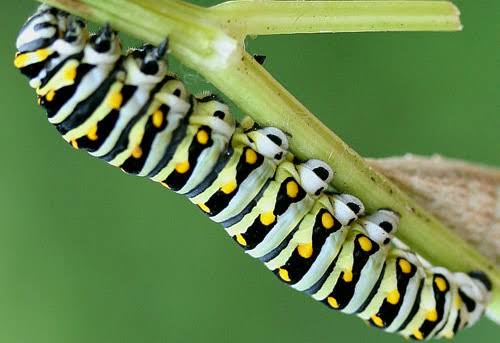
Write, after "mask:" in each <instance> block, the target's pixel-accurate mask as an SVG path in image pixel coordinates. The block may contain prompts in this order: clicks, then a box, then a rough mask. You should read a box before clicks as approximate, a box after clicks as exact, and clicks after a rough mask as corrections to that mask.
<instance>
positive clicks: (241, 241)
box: [236, 234, 247, 247]
mask: <svg viewBox="0 0 500 343" xmlns="http://www.w3.org/2000/svg"><path fill="white" fill-rule="evenodd" d="M236 242H238V243H239V244H240V245H241V246H244V247H246V246H247V241H246V240H245V238H244V237H243V236H242V235H241V234H237V235H236Z"/></svg>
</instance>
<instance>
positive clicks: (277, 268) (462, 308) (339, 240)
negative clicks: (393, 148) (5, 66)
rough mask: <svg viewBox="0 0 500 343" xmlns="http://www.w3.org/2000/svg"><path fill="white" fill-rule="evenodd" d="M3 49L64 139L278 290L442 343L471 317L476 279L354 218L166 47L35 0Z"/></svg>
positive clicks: (360, 216) (474, 316) (311, 172)
mask: <svg viewBox="0 0 500 343" xmlns="http://www.w3.org/2000/svg"><path fill="white" fill-rule="evenodd" d="M16 46H17V50H18V52H17V54H16V57H15V60H14V65H15V66H16V67H17V68H18V69H20V71H21V72H22V73H23V74H24V75H26V76H27V77H28V78H29V80H30V82H29V83H30V86H31V87H33V88H35V89H36V94H37V96H38V102H39V104H40V105H42V106H43V107H44V108H45V109H46V111H47V115H48V120H49V122H50V123H52V124H53V125H54V126H55V127H56V129H57V130H58V131H59V133H60V134H61V135H62V137H63V138H64V139H65V140H66V141H67V142H68V143H69V144H71V145H72V146H73V147H74V148H76V149H80V150H87V151H88V152H89V153H90V154H91V155H93V156H95V157H98V158H100V159H102V160H104V161H106V162H108V163H109V164H111V165H113V166H116V167H118V168H120V169H122V170H123V171H124V172H126V173H129V174H134V175H138V176H143V177H148V178H150V179H151V180H153V181H155V182H158V183H160V184H161V185H163V186H164V187H166V188H168V189H171V190H172V191H174V192H177V193H179V194H183V195H185V196H187V197H188V198H189V200H190V201H191V202H192V203H193V204H195V205H196V206H198V207H199V208H200V210H201V211H202V212H203V213H205V214H206V215H207V216H208V217H209V218H210V219H212V220H213V221H215V222H217V223H220V224H221V226H222V227H223V228H224V230H225V231H226V232H227V233H228V235H229V236H230V237H232V239H233V240H234V241H235V242H236V243H237V244H238V245H239V246H240V247H241V248H242V249H243V250H244V251H245V252H246V253H247V254H248V255H250V256H252V257H254V258H256V259H259V260H260V261H261V262H262V263H263V264H264V265H265V266H266V267H267V268H268V269H269V270H270V271H271V272H272V273H273V274H274V275H275V276H276V277H277V278H278V279H279V280H281V281H282V282H284V283H286V284H287V285H289V286H290V287H293V288H294V289H296V290H298V291H301V292H304V293H306V294H308V295H310V296H311V297H312V298H313V299H315V300H317V301H319V302H322V303H323V304H325V305H326V306H328V307H329V308H331V309H332V310H336V311H342V312H345V313H349V314H354V315H356V316H358V317H360V318H361V319H363V320H364V321H366V322H367V323H369V324H370V325H372V326H374V327H376V328H380V329H383V330H385V331H387V332H395V333H399V334H401V335H403V336H405V337H409V338H413V339H416V340H422V339H427V338H432V337H446V338H451V337H453V336H454V335H455V334H456V332H458V331H459V330H461V329H463V328H465V327H468V326H471V325H473V324H474V323H475V322H477V321H478V320H479V318H480V317H481V315H482V314H483V312H484V310H485V308H486V306H487V304H488V301H489V298H490V291H491V283H490V282H489V280H488V279H487V278H486V276H485V275H484V274H483V273H479V272H475V273H470V274H465V273H452V272H450V271H448V270H447V269H445V268H442V267H438V266H432V265H431V264H429V263H427V262H426V261H424V260H423V259H422V258H421V257H420V256H418V255H416V254H415V253H413V252H411V251H410V250H409V249H407V247H405V246H404V244H402V243H401V242H399V241H398V240H397V239H395V238H394V234H395V232H396V230H397V227H398V224H399V216H398V215H397V213H395V212H394V211H391V210H390V209H380V210H378V211H376V212H374V213H370V214H365V207H364V206H363V203H362V202H361V201H360V200H359V199H357V198H356V197H354V196H353V195H349V194H341V193H336V192H333V191H332V190H331V188H329V183H330V181H331V180H332V178H333V177H334V172H333V170H332V169H331V168H330V167H329V166H328V165H327V164H326V163H324V162H322V161H319V160H314V159H311V160H308V161H305V162H301V161H297V160H295V159H294V158H293V155H292V154H291V153H290V152H289V151H288V139H287V136H286V135H285V134H284V133H283V132H282V131H281V130H279V129H277V128H273V127H265V128H262V127H258V126H257V125H253V123H251V121H243V122H242V124H239V123H237V122H236V121H235V119H234V117H233V115H232V114H231V111H230V109H229V107H228V106H227V105H226V104H224V103H223V102H222V101H221V100H220V99H219V98H218V97H217V96H215V95H212V94H208V95H204V96H200V97H194V96H192V95H190V94H189V93H188V91H187V89H186V87H185V86H184V84H183V83H182V81H180V80H179V79H178V78H177V77H176V76H174V75H173V74H171V73H170V72H168V68H167V63H166V61H165V59H164V55H165V54H166V51H167V44H166V42H164V43H163V44H161V45H160V46H158V47H154V46H152V45H147V44H146V45H144V46H143V47H141V48H139V49H132V50H130V51H129V52H128V53H127V54H126V55H122V53H121V44H120V42H119V39H118V36H117V34H116V32H114V31H113V30H112V29H111V28H110V27H109V26H108V25H106V26H105V27H104V28H103V29H102V30H101V31H100V32H98V33H97V34H93V35H90V34H89V33H88V32H87V30H86V27H85V23H84V22H83V21H82V20H80V19H78V18H75V17H73V16H70V15H68V14H66V13H64V12H61V11H59V10H56V9H54V8H51V7H48V6H45V5H42V6H40V8H39V9H38V11H37V12H36V13H35V14H34V15H33V16H32V17H31V18H29V19H28V21H27V22H26V24H25V25H24V26H23V27H22V29H21V32H20V33H19V36H18V39H17V41H16Z"/></svg>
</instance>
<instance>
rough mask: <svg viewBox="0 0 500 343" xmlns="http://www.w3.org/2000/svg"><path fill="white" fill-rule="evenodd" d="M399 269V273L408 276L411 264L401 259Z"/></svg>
mask: <svg viewBox="0 0 500 343" xmlns="http://www.w3.org/2000/svg"><path fill="white" fill-rule="evenodd" d="M398 264H399V268H401V271H402V272H403V273H405V274H409V273H410V272H411V264H410V262H408V260H406V259H404V258H402V259H400V260H399V262H398Z"/></svg>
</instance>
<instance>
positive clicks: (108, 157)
mask: <svg viewBox="0 0 500 343" xmlns="http://www.w3.org/2000/svg"><path fill="white" fill-rule="evenodd" d="M161 87H163V83H162V82H160V83H158V84H157V85H156V86H155V87H154V88H153V89H152V90H151V91H150V92H149V99H148V100H147V101H146V103H145V104H144V105H143V106H142V107H141V108H140V109H139V111H138V112H137V114H135V115H134V116H133V117H132V118H131V119H130V120H129V122H128V123H127V125H126V126H125V128H124V129H123V131H122V132H121V133H120V137H118V140H117V141H116V143H115V146H114V147H113V149H111V150H110V151H109V152H108V153H107V154H105V155H104V156H102V157H100V158H101V159H103V160H104V161H107V162H110V161H112V160H113V159H114V158H115V157H116V156H117V155H118V154H120V153H121V152H123V151H125V150H126V149H127V148H128V144H129V135H130V131H131V130H132V128H133V127H134V126H135V124H136V123H137V122H138V121H139V120H141V118H142V117H143V116H144V115H147V114H148V113H147V110H148V109H149V106H150V105H151V102H152V101H153V99H154V95H155V94H156V93H157V92H158V91H159V90H160V89H161ZM126 88H130V90H131V91H133V92H135V91H136V90H137V89H138V87H137V86H130V85H125V86H124V87H123V88H122V92H127V90H126Z"/></svg>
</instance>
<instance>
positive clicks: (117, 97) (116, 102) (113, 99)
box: [107, 92, 123, 110]
mask: <svg viewBox="0 0 500 343" xmlns="http://www.w3.org/2000/svg"><path fill="white" fill-rule="evenodd" d="M122 102H123V95H122V94H121V93H120V92H115V93H113V94H111V95H110V96H109V97H108V102H107V103H108V106H109V107H111V108H112V109H114V110H118V109H119V108H120V106H121V105H122Z"/></svg>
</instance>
